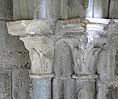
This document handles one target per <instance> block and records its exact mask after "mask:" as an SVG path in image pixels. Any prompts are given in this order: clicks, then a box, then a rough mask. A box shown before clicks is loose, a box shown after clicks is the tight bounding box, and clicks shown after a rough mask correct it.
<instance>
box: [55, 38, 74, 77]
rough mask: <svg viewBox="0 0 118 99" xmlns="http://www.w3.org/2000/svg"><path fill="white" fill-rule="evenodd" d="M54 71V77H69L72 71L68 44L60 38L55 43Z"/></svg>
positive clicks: (71, 58) (71, 59) (70, 52)
mask: <svg viewBox="0 0 118 99" xmlns="http://www.w3.org/2000/svg"><path fill="white" fill-rule="evenodd" d="M54 72H55V74H56V77H70V76H71V75H72V73H73V56H72V51H71V48H70V46H69V44H68V43H67V42H66V40H64V39H61V40H59V41H57V43H56V45H55V63H54Z"/></svg>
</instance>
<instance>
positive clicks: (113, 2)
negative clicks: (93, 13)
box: [109, 0, 118, 18]
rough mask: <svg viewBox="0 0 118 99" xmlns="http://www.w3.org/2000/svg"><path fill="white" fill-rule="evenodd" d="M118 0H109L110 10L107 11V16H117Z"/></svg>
mask: <svg viewBox="0 0 118 99" xmlns="http://www.w3.org/2000/svg"><path fill="white" fill-rule="evenodd" d="M117 5H118V1H117V0H111V3H110V11H109V18H118V15H117V13H118V6H117Z"/></svg>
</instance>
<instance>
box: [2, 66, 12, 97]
mask: <svg viewBox="0 0 118 99" xmlns="http://www.w3.org/2000/svg"><path fill="white" fill-rule="evenodd" d="M11 80H12V75H11V70H7V69H6V70H5V69H2V68H1V71H0V99H11V96H12V94H11V93H12V92H11V91H12V85H11Z"/></svg>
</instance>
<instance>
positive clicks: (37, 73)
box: [21, 20, 54, 99]
mask: <svg viewBox="0 0 118 99" xmlns="http://www.w3.org/2000/svg"><path fill="white" fill-rule="evenodd" d="M25 33H26V34H25V36H24V37H23V36H22V37H21V40H23V41H24V43H25V47H26V48H27V49H28V50H29V55H30V59H31V70H30V78H31V80H32V89H33V90H32V98H33V99H52V97H51V96H52V93H51V90H52V89H51V88H52V78H53V77H54V74H53V56H54V44H53V37H52V34H53V32H52V30H51V29H50V25H49V23H48V21H46V20H33V21H32V22H30V23H29V25H28V26H27V27H26V31H25Z"/></svg>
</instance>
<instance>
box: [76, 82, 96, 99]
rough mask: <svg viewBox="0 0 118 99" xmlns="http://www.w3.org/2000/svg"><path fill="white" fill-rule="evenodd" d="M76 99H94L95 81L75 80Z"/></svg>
mask: <svg viewBox="0 0 118 99" xmlns="http://www.w3.org/2000/svg"><path fill="white" fill-rule="evenodd" d="M76 94H77V99H96V96H95V95H96V91H95V82H94V81H86V80H85V81H84V80H83V81H82V80H76Z"/></svg>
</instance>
